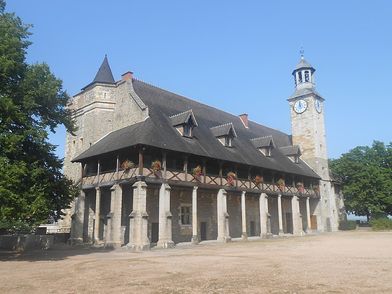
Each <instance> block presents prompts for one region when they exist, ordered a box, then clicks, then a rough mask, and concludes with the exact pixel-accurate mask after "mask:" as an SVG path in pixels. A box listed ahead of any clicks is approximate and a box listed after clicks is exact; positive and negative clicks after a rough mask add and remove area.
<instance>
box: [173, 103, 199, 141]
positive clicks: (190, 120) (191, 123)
mask: <svg viewBox="0 0 392 294" xmlns="http://www.w3.org/2000/svg"><path fill="white" fill-rule="evenodd" d="M170 119H171V122H172V126H173V127H175V128H176V129H177V131H178V132H179V133H180V134H181V136H183V137H188V138H192V136H193V128H195V127H197V126H198V124H197V121H196V118H195V115H194V114H193V112H192V109H189V110H187V111H184V112H181V113H178V114H175V115H172V116H170Z"/></svg>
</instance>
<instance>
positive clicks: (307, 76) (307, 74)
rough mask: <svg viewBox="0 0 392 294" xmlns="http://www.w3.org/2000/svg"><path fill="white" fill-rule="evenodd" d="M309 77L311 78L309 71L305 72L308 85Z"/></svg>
mask: <svg viewBox="0 0 392 294" xmlns="http://www.w3.org/2000/svg"><path fill="white" fill-rule="evenodd" d="M309 77H310V76H309V71H308V70H306V71H305V82H306V83H309Z"/></svg>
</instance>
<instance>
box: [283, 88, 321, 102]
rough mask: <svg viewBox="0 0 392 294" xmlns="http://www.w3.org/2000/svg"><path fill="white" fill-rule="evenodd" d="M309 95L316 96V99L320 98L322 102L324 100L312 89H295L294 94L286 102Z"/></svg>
mask: <svg viewBox="0 0 392 294" xmlns="http://www.w3.org/2000/svg"><path fill="white" fill-rule="evenodd" d="M311 94H314V95H316V96H317V97H318V98H320V99H321V100H322V101H324V98H323V97H322V96H321V95H320V94H319V93H318V92H317V91H316V89H315V88H314V87H311V88H301V89H295V91H294V93H293V94H292V95H291V96H290V97H289V99H287V100H289V101H290V100H292V99H295V98H299V97H303V96H307V95H311Z"/></svg>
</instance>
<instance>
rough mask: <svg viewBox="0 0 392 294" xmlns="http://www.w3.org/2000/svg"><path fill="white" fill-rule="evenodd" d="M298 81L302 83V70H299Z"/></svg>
mask: <svg viewBox="0 0 392 294" xmlns="http://www.w3.org/2000/svg"><path fill="white" fill-rule="evenodd" d="M298 82H299V83H302V72H298Z"/></svg>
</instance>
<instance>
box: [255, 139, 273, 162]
mask: <svg viewBox="0 0 392 294" xmlns="http://www.w3.org/2000/svg"><path fill="white" fill-rule="evenodd" d="M251 142H252V144H253V146H255V147H256V148H257V149H258V150H259V151H260V152H261V154H263V155H264V156H266V157H271V155H272V149H273V148H274V147H275V144H274V140H273V139H272V136H265V137H259V138H254V139H251Z"/></svg>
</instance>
